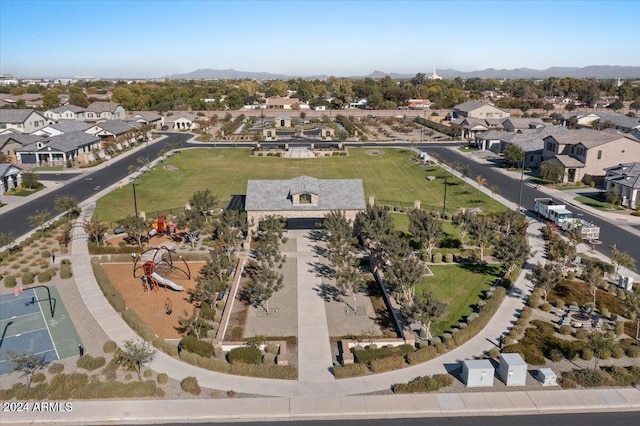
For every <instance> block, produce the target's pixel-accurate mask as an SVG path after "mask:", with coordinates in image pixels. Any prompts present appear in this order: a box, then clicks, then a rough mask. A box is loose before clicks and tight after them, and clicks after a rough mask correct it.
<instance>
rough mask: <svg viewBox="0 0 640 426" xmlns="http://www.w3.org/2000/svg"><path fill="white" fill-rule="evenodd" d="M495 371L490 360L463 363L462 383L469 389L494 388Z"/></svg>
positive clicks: (474, 360) (473, 360)
mask: <svg viewBox="0 0 640 426" xmlns="http://www.w3.org/2000/svg"><path fill="white" fill-rule="evenodd" d="M494 373H495V369H494V368H493V365H491V361H489V360H488V359H471V360H466V361H463V362H462V381H463V382H464V384H465V385H467V387H477V386H493V375H494Z"/></svg>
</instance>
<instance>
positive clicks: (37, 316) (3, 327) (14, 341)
mask: <svg viewBox="0 0 640 426" xmlns="http://www.w3.org/2000/svg"><path fill="white" fill-rule="evenodd" d="M47 289H48V291H47ZM80 344H81V342H80V338H79V337H78V333H77V332H76V330H75V327H74V326H73V323H72V322H71V319H70V318H69V314H68V312H67V310H66V309H65V307H64V304H63V303H62V300H61V298H60V295H59V294H58V291H57V290H56V288H55V287H53V286H51V287H45V286H34V287H30V288H24V290H22V289H21V288H20V287H17V288H16V290H15V291H14V293H13V294H5V295H1V296H0V374H6V373H10V372H11V371H12V370H13V366H12V365H11V363H10V362H9V361H7V354H8V352H14V353H16V354H19V355H21V354H26V353H33V354H36V355H41V356H43V357H44V359H45V361H47V362H51V361H55V360H58V359H62V358H66V357H69V356H73V355H77V354H78V345H80Z"/></svg>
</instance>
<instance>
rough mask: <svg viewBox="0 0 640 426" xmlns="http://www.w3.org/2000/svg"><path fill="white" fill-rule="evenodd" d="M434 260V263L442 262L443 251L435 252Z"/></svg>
mask: <svg viewBox="0 0 640 426" xmlns="http://www.w3.org/2000/svg"><path fill="white" fill-rule="evenodd" d="M432 260H433V263H442V253H434V255H433V256H432Z"/></svg>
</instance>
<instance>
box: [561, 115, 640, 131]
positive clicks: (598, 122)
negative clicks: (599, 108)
mask: <svg viewBox="0 0 640 426" xmlns="http://www.w3.org/2000/svg"><path fill="white" fill-rule="evenodd" d="M559 118H560V124H562V125H563V126H572V127H593V128H596V129H598V130H602V129H616V130H619V131H621V132H624V133H631V132H634V131H635V132H640V118H636V117H629V116H627V115H622V114H618V113H615V112H577V113H573V114H562V115H561V116H560V117H559Z"/></svg>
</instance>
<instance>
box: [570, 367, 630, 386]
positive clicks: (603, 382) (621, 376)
mask: <svg viewBox="0 0 640 426" xmlns="http://www.w3.org/2000/svg"><path fill="white" fill-rule="evenodd" d="M560 384H561V385H562V387H564V388H573V387H575V385H580V386H582V387H585V388H595V387H601V386H619V387H627V386H637V385H638V384H640V367H638V366H635V365H633V366H629V367H617V366H615V367H602V368H600V369H598V370H592V369H590V368H585V369H581V370H573V371H565V372H564V373H562V379H561V380H560Z"/></svg>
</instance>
